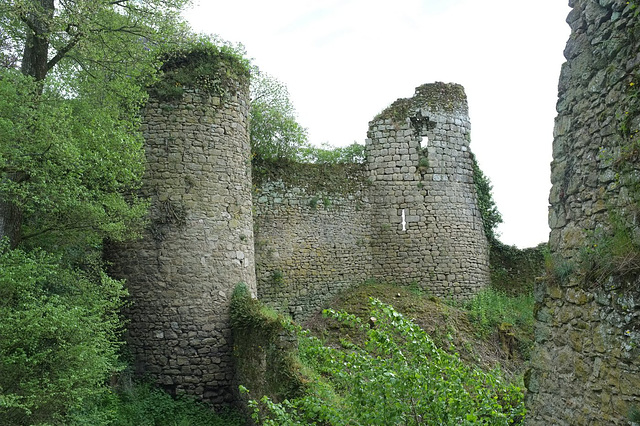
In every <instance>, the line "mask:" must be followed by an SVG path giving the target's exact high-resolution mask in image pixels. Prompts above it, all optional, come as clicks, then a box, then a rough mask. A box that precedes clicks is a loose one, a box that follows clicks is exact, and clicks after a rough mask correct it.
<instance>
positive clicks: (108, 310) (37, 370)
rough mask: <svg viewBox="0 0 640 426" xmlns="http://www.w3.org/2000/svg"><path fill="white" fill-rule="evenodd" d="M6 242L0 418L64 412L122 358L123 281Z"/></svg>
mask: <svg viewBox="0 0 640 426" xmlns="http://www.w3.org/2000/svg"><path fill="white" fill-rule="evenodd" d="M61 263H63V262H62V260H61V258H60V257H59V256H52V255H49V254H47V253H46V252H44V251H40V250H35V251H33V252H31V253H27V252H24V251H22V250H19V249H16V250H8V249H7V244H6V242H5V243H2V244H0V424H5V425H31V424H41V423H52V422H53V421H54V420H58V421H59V420H60V418H61V417H60V416H61V415H63V414H64V413H65V412H67V410H69V409H70V408H73V407H75V406H78V405H79V404H80V403H81V402H82V401H83V399H84V398H88V397H90V396H91V395H94V394H95V393H96V392H98V391H99V390H100V389H101V385H102V383H104V381H105V379H106V378H107V377H108V375H110V374H112V373H113V372H114V371H116V369H117V367H118V365H117V363H118V361H117V357H116V351H117V349H118V345H119V344H118V333H119V331H120V326H121V322H120V321H119V319H118V317H117V316H116V314H115V312H117V311H118V309H119V307H120V300H121V297H122V296H123V295H124V292H123V288H122V283H121V282H119V281H115V280H112V279H110V278H109V277H107V276H106V275H105V274H104V273H100V272H98V273H97V276H93V277H92V276H90V274H88V273H86V272H81V271H79V270H73V269H69V268H65V267H64V266H62V265H61Z"/></svg>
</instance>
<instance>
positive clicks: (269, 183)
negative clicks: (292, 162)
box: [254, 83, 489, 319]
mask: <svg viewBox="0 0 640 426" xmlns="http://www.w3.org/2000/svg"><path fill="white" fill-rule="evenodd" d="M469 132H470V124H469V118H468V112H467V101H466V95H465V94H464V90H463V88H462V86H459V85H456V84H443V83H436V84H427V85H424V86H421V87H419V88H417V89H416V95H415V96H414V98H412V99H401V100H399V101H397V102H396V103H394V104H393V105H392V106H391V107H389V108H388V109H387V110H385V111H384V112H382V113H381V114H380V115H379V116H378V117H376V119H374V121H372V122H371V123H370V130H369V139H368V140H367V145H366V156H367V160H366V164H365V166H366V170H361V171H357V173H353V171H348V170H344V169H342V170H341V169H339V168H334V169H331V170H328V169H327V170H316V171H315V173H310V172H311V171H312V169H314V168H315V169H318V167H320V166H317V165H315V166H314V165H308V166H307V169H308V170H306V171H305V170H304V168H300V167H298V168H297V169H291V168H290V169H285V170H284V171H280V172H279V174H278V175H277V176H270V177H269V178H268V179H265V180H261V181H260V182H258V183H257V185H256V187H257V189H256V193H255V194H254V205H255V208H256V214H255V217H254V221H255V235H256V270H257V280H258V297H259V299H260V300H261V301H262V302H264V303H266V304H268V305H270V306H272V307H274V308H276V309H278V310H279V311H281V312H284V313H289V314H291V315H292V316H293V317H294V318H295V319H304V318H306V317H307V316H308V315H309V314H313V313H314V312H316V311H317V310H319V309H321V308H323V307H324V306H325V304H326V302H327V301H328V300H329V299H330V298H331V297H332V296H334V295H336V294H337V293H339V292H340V291H341V290H344V289H346V288H348V287H351V286H353V285H357V284H361V283H363V282H364V281H366V280H367V279H372V278H373V279H376V280H378V281H383V282H393V283H397V284H400V285H409V284H414V283H415V284H417V285H419V286H420V287H422V288H423V289H425V290H426V291H429V292H431V293H433V294H435V295H438V296H445V297H452V298H456V299H464V298H468V297H469V296H471V295H473V294H474V293H475V292H477V291H478V290H479V289H481V288H482V287H484V286H486V285H488V284H489V250H488V242H487V239H486V237H485V235H484V229H483V226H482V218H481V216H480V212H479V210H478V208H477V200H476V192H475V185H474V182H473V167H472V160H471V155H470V151H469V139H470V138H469ZM423 137H428V138H429V143H428V144H425V146H423V147H421V143H422V140H423ZM403 211H404V221H405V225H404V230H403V225H402V217H403Z"/></svg>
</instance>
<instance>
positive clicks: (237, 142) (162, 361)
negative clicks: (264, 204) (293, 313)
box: [108, 85, 255, 405]
mask: <svg viewBox="0 0 640 426" xmlns="http://www.w3.org/2000/svg"><path fill="white" fill-rule="evenodd" d="M248 102H249V99H248V86H246V85H245V86H244V87H242V86H240V87H239V89H238V91H237V93H229V94H228V95H227V96H226V97H215V96H211V95H208V94H204V93H198V92H196V91H194V90H188V91H187V92H186V93H185V95H184V97H183V98H182V100H179V101H171V102H163V101H160V100H158V99H154V98H151V99H150V100H149V102H148V104H147V106H146V108H145V111H144V122H143V128H142V131H143V134H144V138H145V151H146V158H147V172H146V175H145V177H144V183H143V188H142V190H141V193H142V196H144V197H147V198H149V199H150V202H151V207H150V213H149V215H150V217H149V226H148V227H147V229H146V230H145V232H144V235H143V238H142V239H140V240H137V241H134V242H131V243H128V244H126V245H124V246H122V245H119V246H116V247H112V248H111V250H110V253H109V255H108V257H109V258H110V259H111V261H112V262H113V264H114V271H113V272H114V275H116V276H118V277H122V278H126V280H127V289H128V291H129V294H130V299H131V306H130V307H129V308H128V309H127V311H126V313H125V314H126V316H127V318H128V319H129V324H128V331H127V341H128V343H129V346H128V348H129V349H130V350H131V352H132V355H133V357H134V360H135V366H136V373H137V374H138V375H142V376H148V377H150V378H151V379H152V380H154V381H155V382H157V383H158V384H159V385H161V386H162V387H163V388H165V389H166V390H168V391H169V392H171V393H172V394H181V393H186V394H192V395H197V396H199V397H201V398H202V399H203V400H205V401H207V402H210V403H212V404H214V405H222V404H225V403H229V402H231V398H232V395H233V393H232V391H231V389H230V386H231V384H232V380H233V376H234V367H233V360H232V352H231V350H232V348H231V326H230V323H229V306H230V305H229V304H230V298H231V294H232V292H233V288H234V287H235V285H236V284H238V283H239V282H244V283H246V284H247V285H248V286H249V287H250V289H251V291H252V292H253V294H254V295H255V268H254V263H255V262H254V248H253V246H254V244H253V223H252V217H251V212H252V198H251V197H252V195H251V168H250V167H248V164H249V161H250V160H249V153H250V147H249V136H248V132H247V118H248Z"/></svg>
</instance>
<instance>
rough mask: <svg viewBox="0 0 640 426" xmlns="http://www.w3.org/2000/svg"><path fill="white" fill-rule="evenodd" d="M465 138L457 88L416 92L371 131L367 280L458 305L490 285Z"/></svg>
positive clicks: (449, 86)
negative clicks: (369, 275) (411, 287)
mask: <svg viewBox="0 0 640 426" xmlns="http://www.w3.org/2000/svg"><path fill="white" fill-rule="evenodd" d="M469 135H470V124H469V116H468V107H467V99H466V95H465V93H464V89H463V88H462V86H460V85H457V84H444V83H435V84H426V85H423V86H420V87H418V88H417V89H416V93H415V95H414V97H413V98H411V99H400V100H398V101H396V102H395V103H394V104H392V105H391V106H390V107H389V108H388V109H386V110H385V111H383V112H382V113H381V114H380V115H379V116H378V117H376V119H374V120H373V121H372V122H371V123H370V124H369V133H368V137H369V139H367V145H366V150H367V158H368V160H369V164H368V166H369V173H370V179H371V181H372V185H371V188H370V190H369V199H370V201H371V206H372V216H371V218H372V222H371V226H372V230H371V242H372V245H371V252H372V257H373V265H372V268H373V270H372V272H373V278H375V279H377V280H379V281H383V282H395V283H398V284H410V283H417V284H418V285H419V286H420V287H422V288H424V289H425V290H427V291H429V292H432V293H433V294H435V295H438V296H447V297H453V298H456V299H461V298H468V297H469V296H471V295H472V294H474V293H475V292H476V291H478V290H479V289H480V288H482V287H484V286H486V285H487V284H488V283H489V252H488V244H487V239H486V237H485V235H484V230H483V226H482V218H481V216H480V212H479V210H478V207H477V199H476V191H475V186H474V182H473V167H472V159H471V153H470V151H469V140H470V136H469ZM403 221H404V224H403Z"/></svg>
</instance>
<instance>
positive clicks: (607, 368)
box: [526, 0, 640, 425]
mask: <svg viewBox="0 0 640 426" xmlns="http://www.w3.org/2000/svg"><path fill="white" fill-rule="evenodd" d="M629 3H631V4H629ZM633 3H634V2H633V1H632V2H627V1H626V0H624V1H620V0H600V1H595V0H574V1H570V6H572V7H573V10H572V11H571V13H570V14H569V16H568V18H567V22H568V23H569V25H570V26H571V29H572V34H571V38H570V39H569V42H568V43H567V46H566V49H565V52H564V53H565V57H566V59H567V62H566V63H565V64H564V66H563V67H562V73H561V76H560V84H559V101H558V104H557V110H558V116H557V118H556V126H555V131H554V144H553V163H552V167H551V180H552V184H553V187H552V190H551V195H550V203H551V207H550V211H549V225H550V227H551V234H550V248H551V252H552V256H553V259H554V266H553V268H554V269H553V271H551V272H552V273H551V275H550V276H549V277H548V279H547V280H546V282H541V283H539V284H538V285H537V288H536V299H537V305H536V313H535V316H536V343H537V345H536V349H535V350H534V352H533V355H532V361H531V365H532V368H531V370H530V371H529V373H528V375H527V387H528V390H529V392H528V393H527V400H526V403H527V407H528V410H529V412H528V415H527V423H528V424H530V425H549V424H555V425H591V424H629V420H630V412H631V410H633V409H634V408H635V409H640V350H639V349H638V348H639V346H640V318H639V316H640V291H639V287H640V281H639V280H638V269H637V267H636V269H635V270H633V269H627V270H626V271H625V270H623V269H622V268H625V266H624V264H623V263H617V262H621V261H623V260H625V259H624V258H620V257H616V255H615V253H613V255H612V251H611V250H612V249H613V250H614V251H615V250H621V251H622V252H623V253H622V254H623V255H624V256H628V257H626V260H630V259H633V256H634V250H635V255H637V249H638V248H637V247H635V248H633V247H625V246H626V244H624V241H625V238H627V237H629V238H630V239H634V238H635V239H636V241H637V238H638V223H637V221H638V214H637V213H638V210H637V205H636V206H634V203H637V201H638V188H639V187H638V172H639V171H640V167H639V165H638V157H637V155H634V154H633V152H634V148H633V147H634V145H633V144H634V143H635V144H636V145H635V147H636V149H637V141H636V142H633V141H634V140H635V139H634V138H636V139H637V137H638V135H637V134H635V132H636V131H637V130H638V127H639V124H640V117H639V114H638V111H639V109H640V108H639V107H638V106H639V105H640V104H639V103H638V91H637V87H635V85H637V84H640V42H639V40H640V27H639V25H640V17H639V16H637V15H636V13H635V11H634V10H633V7H632V6H633ZM634 93H635V95H634ZM629 249H631V250H630V251H628V252H627V253H626V254H625V253H624V250H629ZM626 268H629V267H628V266H626Z"/></svg>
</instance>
